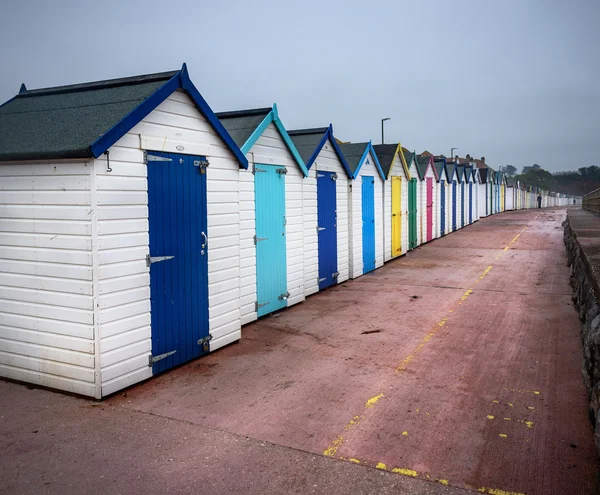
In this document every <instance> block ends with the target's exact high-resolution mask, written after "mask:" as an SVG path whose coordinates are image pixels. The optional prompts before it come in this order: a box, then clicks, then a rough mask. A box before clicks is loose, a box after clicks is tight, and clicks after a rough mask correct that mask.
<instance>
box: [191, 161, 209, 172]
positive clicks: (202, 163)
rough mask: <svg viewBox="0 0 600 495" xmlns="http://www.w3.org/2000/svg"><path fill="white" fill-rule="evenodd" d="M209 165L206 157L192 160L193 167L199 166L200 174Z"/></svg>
mask: <svg viewBox="0 0 600 495" xmlns="http://www.w3.org/2000/svg"><path fill="white" fill-rule="evenodd" d="M209 165H210V162H209V161H208V160H207V159H206V158H204V159H201V160H194V167H198V168H200V173H201V174H205V173H206V167H208V166H209Z"/></svg>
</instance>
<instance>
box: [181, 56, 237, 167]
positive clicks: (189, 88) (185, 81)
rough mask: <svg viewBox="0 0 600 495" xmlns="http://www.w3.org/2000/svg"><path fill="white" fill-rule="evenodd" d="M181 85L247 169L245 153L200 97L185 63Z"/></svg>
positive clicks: (182, 69)
mask: <svg viewBox="0 0 600 495" xmlns="http://www.w3.org/2000/svg"><path fill="white" fill-rule="evenodd" d="M181 85H182V87H181V89H183V90H184V91H185V92H186V93H187V94H188V95H189V96H190V98H191V99H192V100H193V101H194V103H195V104H196V106H197V107H198V110H200V113H201V114H202V115H204V118H205V119H206V120H208V122H209V124H210V125H211V126H212V128H213V129H214V130H215V132H216V133H217V134H218V135H219V137H220V138H221V139H222V140H223V142H224V143H225V146H227V148H228V149H229V151H231V152H232V153H233V156H235V158H236V159H237V161H238V162H239V164H240V166H241V167H242V168H244V169H247V168H248V159H247V158H246V155H245V153H243V152H242V150H241V149H240V148H239V147H238V145H237V144H235V141H234V140H233V139H232V137H231V136H230V135H229V133H228V132H227V130H226V129H225V127H223V124H221V121H220V120H219V119H218V118H217V116H216V115H215V112H213V110H212V108H210V106H209V105H208V103H207V102H206V100H205V99H204V98H203V97H202V95H201V94H200V91H198V90H197V89H196V86H194V83H192V80H191V79H190V76H189V74H188V70H187V66H186V65H185V64H183V67H182V68H181Z"/></svg>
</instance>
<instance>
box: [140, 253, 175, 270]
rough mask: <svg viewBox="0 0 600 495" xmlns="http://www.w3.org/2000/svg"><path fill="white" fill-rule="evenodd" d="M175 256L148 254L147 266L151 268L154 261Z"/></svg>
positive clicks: (170, 258)
mask: <svg viewBox="0 0 600 495" xmlns="http://www.w3.org/2000/svg"><path fill="white" fill-rule="evenodd" d="M173 258H175V256H150V255H149V254H147V255H146V266H147V267H148V268H150V265H151V264H152V263H158V262H159V261H166V260H172V259H173Z"/></svg>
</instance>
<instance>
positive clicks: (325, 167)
mask: <svg viewBox="0 0 600 495" xmlns="http://www.w3.org/2000/svg"><path fill="white" fill-rule="evenodd" d="M311 168H316V169H317V171H319V170H322V171H324V172H335V173H336V174H337V177H338V178H337V180H336V184H335V200H336V211H337V235H338V238H337V241H338V247H337V258H338V272H339V276H338V283H341V282H344V281H346V280H348V278H349V277H350V271H349V263H350V260H349V253H350V230H349V224H348V221H349V219H348V194H349V193H348V183H349V179H348V176H347V175H346V171H345V170H344V167H342V164H341V163H340V160H339V158H338V157H337V155H336V154H335V152H334V151H333V145H332V144H331V141H330V140H327V143H325V145H324V146H323V148H321V151H320V152H319V155H318V156H317V159H316V161H315V164H314V165H313V166H312V167H311ZM305 180H306V179H305ZM317 247H318V246H317ZM317 274H318V267H317Z"/></svg>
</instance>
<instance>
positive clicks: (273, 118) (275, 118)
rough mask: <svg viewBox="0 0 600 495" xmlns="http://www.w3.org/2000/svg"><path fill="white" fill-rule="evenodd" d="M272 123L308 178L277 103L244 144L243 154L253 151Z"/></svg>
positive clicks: (306, 170)
mask: <svg viewBox="0 0 600 495" xmlns="http://www.w3.org/2000/svg"><path fill="white" fill-rule="evenodd" d="M271 122H273V124H275V127H276V128H277V131H279V134H280V135H281V137H282V139H283V141H284V142H285V145H286V146H287V148H288V150H289V151H290V153H291V154H292V156H293V157H294V160H295V161H296V163H297V164H298V167H300V170H302V174H303V175H304V177H308V169H307V168H306V165H305V164H304V161H303V160H302V158H301V157H300V153H298V150H297V149H296V146H295V145H294V143H293V141H292V138H291V137H290V135H289V134H288V133H287V131H286V130H285V126H284V125H283V123H282V122H281V120H280V118H279V113H278V112H277V104H276V103H273V109H272V110H271V111H270V112H269V113H268V114H267V116H266V117H265V118H264V119H263V121H262V122H261V123H260V125H259V126H258V127H257V128H256V129H255V130H254V132H253V133H252V135H251V136H250V137H249V138H248V139H247V141H246V142H245V143H244V145H243V146H242V152H243V153H244V154H246V153H248V152H249V151H250V150H251V149H252V146H254V144H255V143H256V141H258V138H260V136H261V135H262V133H263V132H265V129H266V128H267V127H268V126H269V124H270V123H271Z"/></svg>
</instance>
